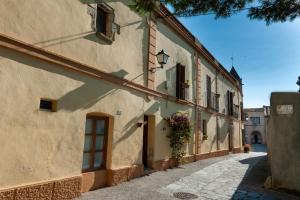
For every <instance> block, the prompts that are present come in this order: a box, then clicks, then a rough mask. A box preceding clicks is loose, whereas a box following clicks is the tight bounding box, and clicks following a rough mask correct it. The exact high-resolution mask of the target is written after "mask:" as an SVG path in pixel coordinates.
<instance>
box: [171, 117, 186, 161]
mask: <svg viewBox="0 0 300 200" xmlns="http://www.w3.org/2000/svg"><path fill="white" fill-rule="evenodd" d="M167 121H168V123H169V126H170V128H171V131H170V133H169V135H168V137H169V138H170V147H171V148H172V158H173V159H175V161H176V162H177V163H179V162H180V161H181V159H182V157H183V156H184V155H185V151H184V150H183V146H184V144H186V143H187V142H189V141H190V139H191V136H192V125H191V121H190V118H189V115H188V114H187V113H182V112H177V113H174V114H173V115H171V116H170V117H169V118H168V119H167Z"/></svg>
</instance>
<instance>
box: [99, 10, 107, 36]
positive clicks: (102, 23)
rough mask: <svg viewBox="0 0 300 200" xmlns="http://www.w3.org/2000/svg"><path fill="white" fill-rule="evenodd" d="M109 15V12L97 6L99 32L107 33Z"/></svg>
mask: <svg viewBox="0 0 300 200" xmlns="http://www.w3.org/2000/svg"><path fill="white" fill-rule="evenodd" d="M107 15H108V13H107V12H105V11H104V10H103V9H102V8H101V7H98V8H97V20H96V23H97V25H96V26H97V32H99V33H102V34H104V35H106V24H107Z"/></svg>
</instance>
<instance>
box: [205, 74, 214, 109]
mask: <svg viewBox="0 0 300 200" xmlns="http://www.w3.org/2000/svg"><path fill="white" fill-rule="evenodd" d="M211 94H212V93H211V78H210V76H208V75H206V101H207V107H208V108H211V107H212V105H213V103H212V95H211Z"/></svg>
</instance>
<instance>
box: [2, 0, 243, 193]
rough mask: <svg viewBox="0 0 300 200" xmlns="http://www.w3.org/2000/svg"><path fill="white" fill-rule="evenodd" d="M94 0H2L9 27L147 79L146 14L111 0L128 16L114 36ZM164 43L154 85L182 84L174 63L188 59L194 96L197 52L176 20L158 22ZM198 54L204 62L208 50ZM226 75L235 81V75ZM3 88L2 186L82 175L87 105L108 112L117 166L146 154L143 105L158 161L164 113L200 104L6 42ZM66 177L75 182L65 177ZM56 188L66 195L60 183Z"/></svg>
mask: <svg viewBox="0 0 300 200" xmlns="http://www.w3.org/2000/svg"><path fill="white" fill-rule="evenodd" d="M86 2H87V1H85V0H82V1H77V0H76V1H75V0H61V1H59V3H58V2H56V1H50V0H45V1H38V0H28V1H26V2H20V1H18V0H11V1H5V3H4V0H0V3H2V4H1V5H2V6H1V7H0V13H1V14H0V16H1V17H0V29H1V33H3V34H6V35H8V36H11V37H13V38H17V39H19V40H21V41H24V42H26V43H29V44H33V45H35V46H38V47H41V48H44V49H47V50H49V51H51V52H54V53H57V54H60V55H62V56H66V57H68V58H72V59H75V60H77V61H79V62H82V63H85V64H87V65H90V66H92V67H94V68H97V69H101V70H103V71H105V72H108V73H112V74H113V75H115V76H119V77H124V78H127V79H129V80H132V81H134V82H137V83H140V84H144V83H145V80H146V75H145V74H147V73H146V72H147V69H146V66H147V62H148V61H147V59H146V57H147V56H145V55H148V46H147V45H148V28H147V25H146V24H147V23H146V19H144V18H141V17H140V16H138V15H137V14H135V13H133V12H132V11H130V9H129V8H128V7H127V5H126V4H127V3H128V2H129V1H122V2H109V5H110V6H112V7H113V8H114V9H115V15H116V20H115V22H116V23H118V24H119V25H121V34H120V35H116V38H115V41H114V42H113V43H112V45H108V44H107V43H104V42H103V41H101V40H100V39H99V38H96V36H95V33H93V32H92V31H91V25H90V24H91V17H90V15H89V14H88V13H87V3H86ZM16 13H17V14H16ZM37 16H38V17H37ZM15 22H18V23H15ZM161 49H165V50H166V51H167V53H169V54H170V56H171V59H170V62H169V63H168V65H166V66H165V69H163V70H157V72H156V73H155V76H156V77H155V79H156V81H157V82H156V83H155V84H156V89H157V90H159V91H162V92H167V93H169V94H170V95H174V94H175V93H174V92H175V90H174V89H175V88H174V84H173V82H174V80H175V79H176V78H175V79H174V77H176V76H175V74H174V71H172V70H174V66H175V65H176V63H178V62H181V63H182V64H184V65H186V67H187V72H186V80H189V83H190V88H189V92H187V96H188V99H189V100H191V101H195V95H194V91H195V63H194V53H195V52H194V51H193V49H192V48H191V47H190V46H189V45H187V43H186V42H184V40H183V39H181V38H180V37H179V36H178V35H176V34H175V33H174V31H173V30H172V29H170V28H168V27H167V26H166V25H165V24H163V23H160V22H158V31H157V49H156V50H157V51H160V50H161ZM112 56H113V59H112ZM200 60H202V61H203V62H205V61H204V58H201V59H200ZM201 66H202V67H203V71H205V68H206V67H209V66H208V64H207V63H206V62H205V64H204V65H201ZM210 68H211V69H210V71H213V68H212V67H210ZM202 75H203V76H205V73H203V74H202ZM166 80H168V81H171V82H170V83H171V84H169V85H168V88H165V81H166ZM172 81H173V82H172ZM202 82H203V81H202ZM225 82H226V81H225ZM227 82H228V81H227ZM203 83H205V82H203ZM226 84H227V83H226ZM227 85H228V87H231V88H232V90H234V88H233V86H232V85H230V84H227ZM201 88H205V87H204V86H203V87H201ZM0 92H1V93H2V94H5V95H2V96H1V97H0V100H1V102H2V103H3V105H5V106H2V107H0V113H1V114H2V115H3V116H5V117H3V118H2V120H1V121H0V127H1V134H0V135H1V138H2V139H0V146H1V151H0V157H1V158H2V159H3V160H5V161H6V162H5V165H0V189H2V188H10V187H14V186H17V185H23V184H32V183H36V182H41V181H51V180H57V179H61V178H65V177H73V176H78V175H80V174H81V170H82V169H81V166H82V152H83V144H84V129H85V120H86V115H87V114H89V113H93V114H97V115H103V116H107V117H109V139H108V150H107V162H106V168H107V169H109V170H117V169H123V168H126V167H130V166H133V165H141V164H142V144H143V142H142V141H143V134H142V132H143V128H142V127H138V126H137V123H138V122H141V121H143V117H144V115H145V114H147V115H151V116H152V117H153V118H152V120H151V121H150V123H151V125H150V126H151V127H152V128H151V129H150V130H149V135H150V136H151V137H150V139H151V144H150V145H149V149H148V151H149V152H150V153H151V154H150V155H151V159H152V160H150V161H151V162H154V161H160V160H164V159H169V157H170V155H171V149H170V147H169V139H168V138H167V134H168V131H169V129H168V125H167V123H166V121H165V120H164V118H167V117H169V116H170V115H171V114H173V113H174V112H175V111H185V112H188V113H189V115H190V117H191V119H192V123H194V124H195V111H194V107H191V106H187V105H182V104H178V103H174V102H170V101H167V100H162V99H152V100H149V99H148V98H147V97H146V95H144V94H142V93H137V92H135V91H133V90H129V89H124V87H121V86H119V85H114V84H111V83H108V82H105V81H99V80H95V79H92V78H91V77H88V76H83V75H81V74H77V73H73V72H70V71H65V70H62V69H61V68H59V67H58V66H56V65H53V64H49V63H46V62H42V61H40V60H37V59H33V58H31V57H28V56H25V55H22V54H20V53H16V52H14V51H11V50H6V49H3V48H0ZM40 98H50V99H54V100H57V102H58V110H57V112H45V111H41V110H39V102H40ZM235 101H236V100H235ZM117 113H121V114H117ZM214 121H216V120H215V119H214V117H212V121H211V122H210V123H211V124H210V126H209V132H211V133H212V137H211V138H215V132H214V131H215V123H214ZM225 121H226V120H225ZM224 123H227V122H224ZM222 126H223V125H222ZM224 126H226V125H224ZM237 129H238V128H237ZM224 131H225V132H224V133H222V135H223V137H224V141H221V146H222V149H226V143H227V142H226V139H225V138H226V134H227V132H226V130H224ZM208 142H210V143H209V144H207V148H206V147H205V149H204V150H203V152H210V151H215V150H216V142H215V141H207V143H208ZM235 144H238V143H235ZM185 149H186V152H187V155H193V154H194V153H195V139H194V138H192V140H191V142H190V143H189V144H187V145H186V147H185ZM74 184H75V185H76V184H77V183H74ZM74 184H73V183H72V184H71V185H74ZM58 186H61V187H62V188H63V189H64V188H66V189H68V188H70V187H71V186H69V185H65V184H64V183H61V184H58ZM56 187H57V186H56ZM66 194H69V193H68V192H66ZM7 195H8V194H7ZM55 195H57V196H58V197H59V198H64V197H63V196H61V195H63V194H62V193H59V192H57V193H55ZM70 195H71V194H70Z"/></svg>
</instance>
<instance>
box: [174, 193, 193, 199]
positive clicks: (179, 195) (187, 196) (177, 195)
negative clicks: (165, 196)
mask: <svg viewBox="0 0 300 200" xmlns="http://www.w3.org/2000/svg"><path fill="white" fill-rule="evenodd" d="M173 196H174V197H175V198H177V199H197V198H198V196H197V195H195V194H192V193H187V192H176V193H173Z"/></svg>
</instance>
